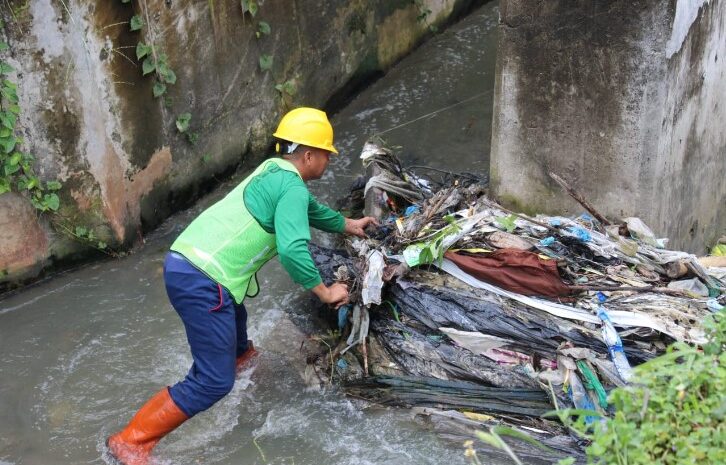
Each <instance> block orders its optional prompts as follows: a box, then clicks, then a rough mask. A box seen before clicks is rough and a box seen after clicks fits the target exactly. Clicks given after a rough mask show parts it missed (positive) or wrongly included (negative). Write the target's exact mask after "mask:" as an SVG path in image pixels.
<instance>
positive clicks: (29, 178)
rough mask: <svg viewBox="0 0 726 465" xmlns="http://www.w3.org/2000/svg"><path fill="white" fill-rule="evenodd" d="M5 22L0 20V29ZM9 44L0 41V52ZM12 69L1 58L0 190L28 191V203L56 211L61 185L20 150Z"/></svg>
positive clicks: (31, 156) (20, 139)
mask: <svg viewBox="0 0 726 465" xmlns="http://www.w3.org/2000/svg"><path fill="white" fill-rule="evenodd" d="M4 28H5V25H4V23H2V21H0V29H2V30H3V32H4ZM9 49H10V47H8V44H7V42H5V41H0V52H2V53H7V52H8V51H9ZM14 71H15V69H13V67H12V66H10V64H9V63H8V62H7V61H6V60H5V59H2V60H0V80H2V82H1V83H0V166H1V167H2V172H0V194H4V193H6V192H11V191H13V192H20V193H23V194H25V195H27V196H28V197H29V199H30V203H31V204H32V205H33V207H35V208H36V209H37V210H38V211H40V212H46V211H57V210H58V208H59V207H60V199H59V198H58V195H57V194H56V193H55V191H57V190H58V189H60V188H61V183H60V182H58V181H48V182H46V183H44V182H43V181H41V180H40V178H39V177H38V175H37V174H36V173H35V157H34V156H33V155H31V154H30V153H27V152H25V151H23V150H22V145H23V143H24V142H25V141H24V140H23V138H22V137H20V136H18V134H17V132H18V128H17V124H18V116H19V115H20V106H19V105H18V85H17V83H15V82H13V81H12V77H11V74H12V73H13V72H14Z"/></svg>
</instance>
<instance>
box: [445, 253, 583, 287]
mask: <svg viewBox="0 0 726 465" xmlns="http://www.w3.org/2000/svg"><path fill="white" fill-rule="evenodd" d="M444 256H445V257H446V258H448V259H449V260H451V261H452V262H454V263H455V264H456V266H458V267H459V268H461V269H462V270H464V271H465V272H466V273H468V274H470V275H472V276H474V277H475V278H477V279H479V280H480V281H486V282H488V283H490V284H494V285H497V286H499V287H502V288H504V289H507V290H508V291H512V292H516V293H519V294H523V295H529V296H545V297H561V296H566V295H569V294H570V289H569V288H568V287H567V285H566V284H565V283H563V282H562V280H561V279H560V273H559V272H558V271H557V264H556V263H555V261H554V260H542V259H541V258H539V256H537V254H536V253H532V252H527V251H524V250H517V249H500V250H497V251H496V252H493V253H490V254H486V255H480V256H476V257H473V256H470V255H462V254H459V253H455V252H446V254H445V255H444Z"/></svg>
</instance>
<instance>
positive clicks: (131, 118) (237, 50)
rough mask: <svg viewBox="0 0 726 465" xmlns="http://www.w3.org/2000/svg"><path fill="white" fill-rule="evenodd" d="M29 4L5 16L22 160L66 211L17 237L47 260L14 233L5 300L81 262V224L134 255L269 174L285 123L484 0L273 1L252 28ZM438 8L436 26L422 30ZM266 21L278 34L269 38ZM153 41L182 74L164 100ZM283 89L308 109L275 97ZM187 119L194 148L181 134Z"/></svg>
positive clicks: (229, 6) (200, 6)
mask: <svg viewBox="0 0 726 465" xmlns="http://www.w3.org/2000/svg"><path fill="white" fill-rule="evenodd" d="M16 3H19V2H10V3H9V4H8V5H9V6H8V8H5V5H4V6H3V8H2V10H0V11H2V16H3V19H4V20H5V24H6V28H5V30H6V35H7V40H8V43H9V44H10V52H9V56H8V57H7V59H8V61H10V62H11V63H12V64H13V66H14V67H15V68H16V69H17V70H18V73H17V79H16V81H17V82H18V83H19V87H20V89H19V94H20V99H21V108H22V114H21V120H20V127H21V128H22V131H23V132H24V135H25V140H26V143H25V147H24V148H25V150H26V151H29V152H31V153H33V154H35V155H36V157H37V160H38V163H37V171H38V172H39V173H40V175H41V178H42V179H43V180H44V181H49V180H54V179H58V180H60V181H62V182H63V189H62V190H61V191H60V196H61V201H62V207H61V210H60V212H59V214H58V215H51V216H49V215H45V216H43V217H41V218H39V219H38V218H35V215H28V214H26V213H27V212H26V213H24V214H23V215H20V216H17V218H18V219H17V221H19V223H16V224H15V227H17V228H19V229H18V230H24V229H25V230H28V231H30V230H32V231H36V230H37V231H39V232H38V233H37V234H36V235H35V236H33V237H34V239H33V241H34V242H33V246H34V247H35V248H38V250H35V248H34V249H33V254H31V255H29V256H31V257H36V258H28V255H23V254H19V253H18V252H17V251H19V250H24V249H23V247H26V246H25V245H24V244H23V243H22V242H23V240H24V239H22V238H19V236H17V235H15V234H6V235H5V236H4V237H3V238H2V240H3V243H2V248H0V272H1V274H2V275H3V277H2V278H0V287H2V285H3V283H5V284H6V285H7V283H8V282H11V281H13V280H17V279H20V278H24V277H26V276H31V277H32V276H35V275H36V274H37V272H38V270H39V269H41V268H43V267H45V266H46V265H53V264H56V263H59V262H63V260H65V259H66V258H67V257H68V256H69V255H71V254H77V253H78V245H77V244H76V243H74V242H73V241H71V240H70V239H68V238H67V237H66V236H64V235H63V234H55V233H54V229H55V230H59V231H73V230H75V226H83V227H85V228H90V229H92V230H93V231H94V234H95V236H97V237H98V238H100V239H101V240H103V241H105V242H106V243H108V244H109V245H110V246H111V247H112V248H114V249H117V250H122V249H124V248H125V247H128V246H129V245H130V244H132V243H133V242H134V241H135V240H136V239H137V238H138V237H139V235H140V231H141V230H142V229H148V228H151V227H153V226H155V225H156V224H158V223H159V222H160V221H161V220H163V219H164V218H165V217H167V216H168V215H169V214H170V213H172V212H173V211H176V210H178V209H180V208H182V207H185V206H187V205H189V204H190V203H191V202H192V201H193V200H194V199H196V198H198V196H199V195H200V193H201V192H203V191H205V190H207V189H209V187H210V186H211V185H213V184H214V183H215V176H219V175H220V174H224V173H230V172H232V171H233V170H235V169H236V168H237V167H238V165H239V164H240V162H241V160H242V159H243V158H244V159H245V160H249V161H250V162H254V161H256V160H255V159H256V158H259V156H260V155H261V154H263V153H264V152H265V151H266V150H267V149H268V147H269V146H270V143H271V137H270V134H271V132H272V129H273V127H274V125H275V124H276V122H277V120H278V119H279V117H280V116H281V114H282V113H284V112H285V111H286V110H287V109H289V108H291V107H295V106H301V105H307V106H317V107H320V106H323V105H324V104H325V103H326V101H327V100H328V99H329V98H330V97H331V96H333V95H335V94H336V92H338V91H339V90H340V89H343V88H344V87H345V85H346V84H347V83H349V82H351V81H352V80H356V79H358V80H361V79H365V77H366V76H370V75H372V74H374V73H380V72H382V71H385V70H386V69H387V68H388V67H390V66H391V65H392V64H393V63H395V62H396V61H397V60H398V59H400V58H401V57H402V56H403V55H404V54H406V53H407V52H409V51H410V50H411V49H412V48H413V47H414V46H416V45H417V44H418V43H420V42H421V40H423V39H424V38H425V37H426V36H427V35H428V33H429V27H430V26H432V25H436V26H441V25H443V24H445V23H446V22H447V21H449V20H450V19H452V18H453V17H455V16H456V15H457V14H459V13H461V11H463V10H464V9H466V8H469V7H471V6H472V5H474V4H477V3H481V1H477V0H422V1H417V2H413V1H410V0H400V1H393V2H392V1H384V0H353V1H348V0H334V1H327V2H321V1H314V0H294V1H283V0H276V1H273V0H267V1H264V2H263V1H259V2H258V3H259V4H260V7H259V12H258V13H257V16H256V17H255V18H252V17H251V16H250V15H249V14H247V15H244V17H243V15H242V10H241V7H240V2H239V1H229V2H216V1H209V2H200V1H192V0H176V1H173V2H171V1H169V0H137V1H134V2H131V3H129V4H124V3H122V2H121V1H120V0H114V1H108V2H90V1H81V0H66V1H65V2H52V1H50V0H33V1H32V2H29V3H25V4H23V5H19V4H18V5H16ZM10 6H13V10H12V12H11V11H10ZM66 6H67V8H66ZM424 10H430V13H429V14H428V15H427V16H426V18H425V19H424V20H421V19H420V18H418V16H419V15H420V14H421V12H422V11H424ZM135 14H137V15H139V16H140V17H141V18H142V19H143V21H144V23H145V25H144V27H143V28H142V30H141V31H140V32H131V31H130V30H129V24H128V22H129V20H130V19H131V17H132V16H133V15H135ZM260 21H265V22H267V23H268V24H269V25H270V27H271V34H270V35H261V36H260V37H259V38H258V37H256V31H257V30H258V27H259V23H260ZM139 42H144V43H147V44H149V43H153V44H154V45H155V50H154V52H155V53H156V54H157V55H159V54H161V53H164V54H166V55H167V56H168V62H169V65H170V67H171V68H172V69H173V70H174V72H175V73H176V76H177V82H176V84H174V85H168V92H167V94H166V95H164V97H163V98H158V99H155V98H154V97H153V96H152V87H153V84H154V81H155V78H154V76H153V74H151V75H148V76H145V77H144V76H142V72H141V63H140V62H139V60H137V59H136V54H135V47H136V45H137V43H139ZM262 55H270V56H272V57H273V65H272V68H271V69H270V70H269V71H263V70H261V67H260V64H259V63H260V61H259V59H260V57H261V56H262ZM284 82H290V83H292V86H293V87H294V92H290V93H292V94H294V95H287V94H281V93H280V92H279V91H278V90H276V88H275V85H276V84H281V83H284ZM186 112H189V113H191V114H192V120H191V125H190V129H189V132H190V133H194V134H196V137H197V138H198V140H197V141H196V143H190V142H189V141H188V140H187V138H186V137H185V136H184V135H183V134H180V133H179V132H178V131H177V129H176V127H175V121H176V118H177V116H178V115H180V114H182V113H186ZM2 200H3V201H2V202H0V218H9V217H10V215H14V214H15V212H19V211H25V210H27V209H26V208H25V207H24V206H23V205H24V204H25V203H26V202H27V201H26V200H25V199H24V198H23V197H22V196H16V195H12V196H10V195H5V196H2ZM51 224H55V228H53V227H52V226H51ZM34 234H35V233H34ZM36 236H37V237H36ZM41 237H45V238H46V240H44V241H41V240H39V239H38V238H41ZM18 240H19V241H20V243H19V242H18ZM18 270H23V271H22V272H19V271H18Z"/></svg>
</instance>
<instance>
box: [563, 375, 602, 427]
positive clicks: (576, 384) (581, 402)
mask: <svg viewBox="0 0 726 465" xmlns="http://www.w3.org/2000/svg"><path fill="white" fill-rule="evenodd" d="M568 381H569V389H568V390H567V394H569V395H570V398H571V399H572V403H573V404H575V408H577V409H581V410H595V404H593V402H592V399H590V396H589V395H588V393H587V390H586V389H585V386H583V385H582V382H581V381H580V378H579V377H578V376H577V375H576V374H575V373H574V372H571V373H570V376H569V378H568ZM595 420H596V417H585V422H586V423H587V424H590V423H592V422H593V421H595Z"/></svg>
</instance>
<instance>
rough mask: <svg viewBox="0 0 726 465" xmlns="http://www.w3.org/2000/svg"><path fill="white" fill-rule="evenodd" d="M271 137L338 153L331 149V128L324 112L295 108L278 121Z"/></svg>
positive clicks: (333, 148)
mask: <svg viewBox="0 0 726 465" xmlns="http://www.w3.org/2000/svg"><path fill="white" fill-rule="evenodd" d="M273 137H277V138H278V139H282V140H286V141H288V142H294V143H296V144H301V145H307V146H308V147H315V148H318V149H323V150H328V151H329V152H333V153H338V151H337V150H336V149H335V147H333V126H331V125H330V121H328V115H326V114H325V112H324V111H320V110H316V109H315V108H306V107H301V108H296V109H294V110H292V111H290V112H288V113H287V114H286V115H285V116H283V117H282V119H281V120H280V124H279V125H278V126H277V131H275V133H274V134H273Z"/></svg>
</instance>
